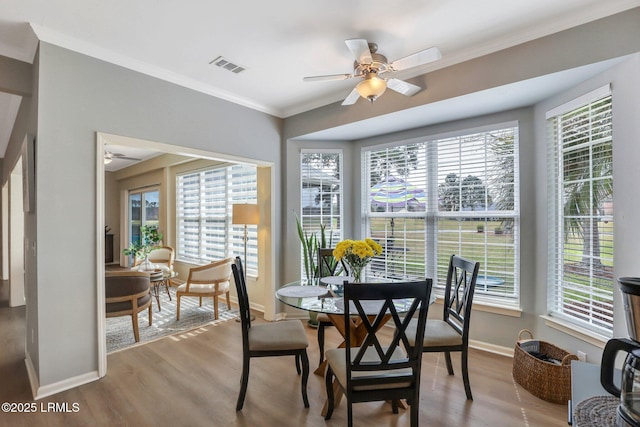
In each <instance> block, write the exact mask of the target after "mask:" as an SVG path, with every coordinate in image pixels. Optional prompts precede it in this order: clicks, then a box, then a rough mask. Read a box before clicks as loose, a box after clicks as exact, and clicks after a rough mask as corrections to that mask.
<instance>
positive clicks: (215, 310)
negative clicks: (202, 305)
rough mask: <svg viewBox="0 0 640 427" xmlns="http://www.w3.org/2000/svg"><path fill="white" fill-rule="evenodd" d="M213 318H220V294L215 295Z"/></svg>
mask: <svg viewBox="0 0 640 427" xmlns="http://www.w3.org/2000/svg"><path fill="white" fill-rule="evenodd" d="M213 320H218V295H214V296H213Z"/></svg>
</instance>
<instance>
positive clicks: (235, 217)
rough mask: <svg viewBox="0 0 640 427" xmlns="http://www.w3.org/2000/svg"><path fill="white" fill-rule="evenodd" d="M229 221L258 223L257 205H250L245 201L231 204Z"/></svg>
mask: <svg viewBox="0 0 640 427" xmlns="http://www.w3.org/2000/svg"><path fill="white" fill-rule="evenodd" d="M231 222H232V223H233V224H249V225H254V224H258V223H259V222H260V209H259V207H258V205H250V204H247V203H244V204H237V205H233V213H232V218H231Z"/></svg>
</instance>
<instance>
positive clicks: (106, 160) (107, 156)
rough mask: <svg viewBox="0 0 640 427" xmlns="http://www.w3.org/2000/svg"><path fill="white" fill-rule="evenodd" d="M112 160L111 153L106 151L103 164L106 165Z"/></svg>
mask: <svg viewBox="0 0 640 427" xmlns="http://www.w3.org/2000/svg"><path fill="white" fill-rule="evenodd" d="M112 161H113V154H111V153H110V152H108V151H107V152H106V153H104V164H105V165H108V164H109V163H111V162H112Z"/></svg>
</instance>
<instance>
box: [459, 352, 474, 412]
mask: <svg viewBox="0 0 640 427" xmlns="http://www.w3.org/2000/svg"><path fill="white" fill-rule="evenodd" d="M467 350H468V349H466V348H465V349H463V350H462V356H461V364H462V381H463V382H464V392H465V393H466V395H467V399H468V400H473V395H472V394H471V384H469V362H468V354H467Z"/></svg>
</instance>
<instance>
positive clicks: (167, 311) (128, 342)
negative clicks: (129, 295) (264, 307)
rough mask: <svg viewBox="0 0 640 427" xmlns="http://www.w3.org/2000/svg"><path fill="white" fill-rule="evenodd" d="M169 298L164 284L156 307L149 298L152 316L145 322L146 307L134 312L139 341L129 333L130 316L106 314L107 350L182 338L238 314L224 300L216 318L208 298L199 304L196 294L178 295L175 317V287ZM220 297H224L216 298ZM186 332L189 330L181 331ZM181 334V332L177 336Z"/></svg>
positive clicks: (154, 302) (222, 299)
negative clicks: (216, 318) (108, 316)
mask: <svg viewBox="0 0 640 427" xmlns="http://www.w3.org/2000/svg"><path fill="white" fill-rule="evenodd" d="M169 291H170V292H171V301H169V296H168V295H167V292H166V290H165V289H164V288H161V290H160V307H162V311H158V303H157V301H156V299H155V297H154V298H153V301H152V302H153V308H152V311H153V313H152V319H153V324H152V325H151V326H149V310H144V311H141V312H140V313H138V327H139V330H140V342H138V343H136V342H135V338H134V337H133V325H132V323H131V316H121V317H111V318H107V353H113V352H116V351H120V350H124V349H126V348H130V347H133V346H137V345H141V344H146V343H149V342H151V341H155V340H157V339H160V338H163V337H166V336H170V335H171V336H175V337H177V338H178V339H184V338H186V337H188V336H191V335H194V334H198V333H201V332H204V330H203V328H206V327H207V326H210V325H215V324H217V323H221V322H226V321H227V320H230V319H234V318H236V317H238V311H237V309H232V310H229V309H228V308H227V305H226V304H224V303H219V304H218V320H214V318H213V301H212V298H203V300H202V307H200V306H199V300H198V298H194V297H182V298H181V299H180V320H179V321H176V293H175V288H169ZM220 300H221V301H224V298H221V299H220ZM187 332H189V334H187V335H185V334H186V333H187ZM181 334H182V335H184V336H182V337H181Z"/></svg>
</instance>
